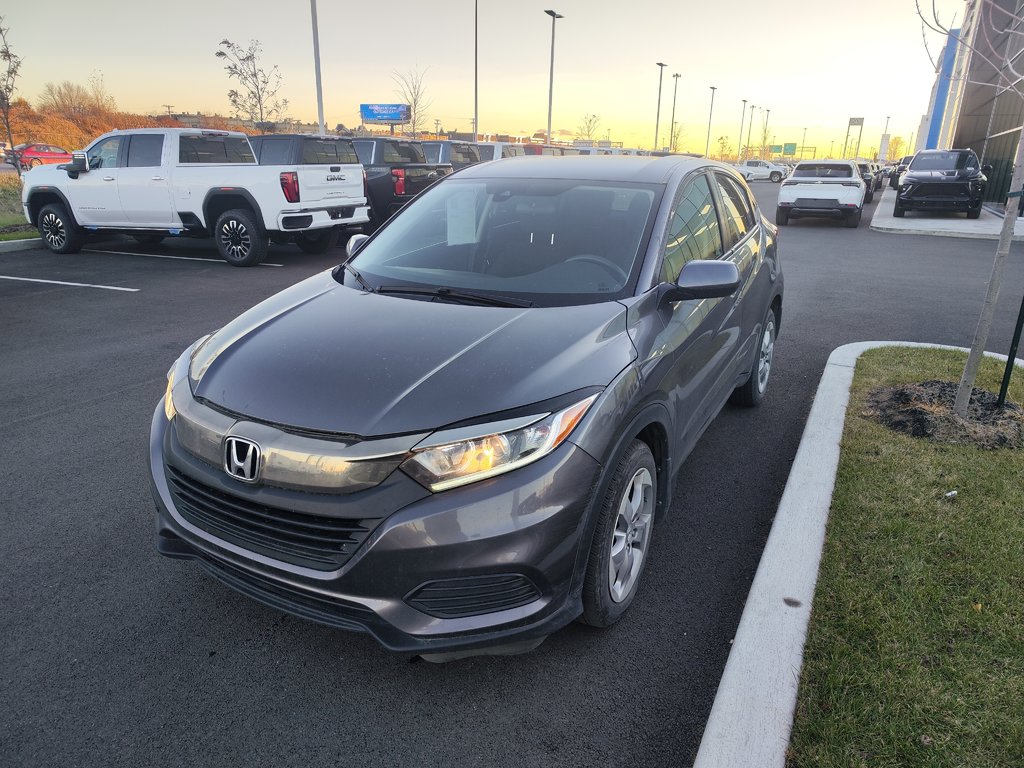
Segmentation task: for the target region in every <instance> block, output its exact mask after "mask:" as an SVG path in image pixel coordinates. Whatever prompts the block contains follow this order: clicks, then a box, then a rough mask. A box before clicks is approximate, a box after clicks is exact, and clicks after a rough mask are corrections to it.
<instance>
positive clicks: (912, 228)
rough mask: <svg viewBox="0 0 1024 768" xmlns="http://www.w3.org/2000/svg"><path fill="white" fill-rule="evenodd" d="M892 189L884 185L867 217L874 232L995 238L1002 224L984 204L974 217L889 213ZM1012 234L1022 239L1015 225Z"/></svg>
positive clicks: (982, 238)
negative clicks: (900, 217) (934, 216)
mask: <svg viewBox="0 0 1024 768" xmlns="http://www.w3.org/2000/svg"><path fill="white" fill-rule="evenodd" d="M894 194H895V193H894V192H893V191H892V190H891V189H888V188H887V189H885V190H884V191H883V193H882V198H881V199H880V200H879V201H878V205H877V206H875V213H874V215H873V216H872V217H871V226H870V229H873V230H874V231H876V232H888V233H890V234H896V235H927V236H931V237H959V238H963V239H965V240H998V239H999V230H1000V228H1002V226H1003V217H1002V216H999V215H997V214H994V213H992V212H991V211H989V210H988V209H987V208H985V209H983V210H982V212H981V218H980V219H978V220H969V219H964V218H932V219H922V218H917V217H915V216H913V213H914V212H913V211H911V212H910V218H903V219H897V218H896V217H895V216H893V215H892V208H893V204H894V200H893V197H894ZM1017 227H1018V232H1017V233H1016V234H1014V236H1013V240H1014V242H1024V233H1022V232H1020V231H1019V229H1020V227H1021V224H1020V223H1019V222H1018V224H1017Z"/></svg>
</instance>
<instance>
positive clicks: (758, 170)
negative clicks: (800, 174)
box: [736, 160, 789, 184]
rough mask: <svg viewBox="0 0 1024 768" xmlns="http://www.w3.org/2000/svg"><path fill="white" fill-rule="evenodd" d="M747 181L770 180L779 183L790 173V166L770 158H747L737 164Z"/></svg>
mask: <svg viewBox="0 0 1024 768" xmlns="http://www.w3.org/2000/svg"><path fill="white" fill-rule="evenodd" d="M736 170H738V171H739V172H740V173H742V174H743V177H744V178H745V179H746V180H747V181H762V180H765V179H767V180H769V181H772V182H775V183H776V184H778V183H779V182H780V181H782V180H783V179H784V178H786V176H788V175H789V168H787V167H786V166H784V165H776V164H775V163H772V162H769V161H768V160H745V161H743V162H742V163H741V164H739V165H737V166H736Z"/></svg>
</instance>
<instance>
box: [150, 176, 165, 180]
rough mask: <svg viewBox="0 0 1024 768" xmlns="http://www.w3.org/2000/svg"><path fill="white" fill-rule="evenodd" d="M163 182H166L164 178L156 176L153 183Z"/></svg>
mask: <svg viewBox="0 0 1024 768" xmlns="http://www.w3.org/2000/svg"><path fill="white" fill-rule="evenodd" d="M163 180H164V177H163V176H154V177H153V181H163Z"/></svg>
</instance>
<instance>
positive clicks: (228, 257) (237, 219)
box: [213, 208, 268, 267]
mask: <svg viewBox="0 0 1024 768" xmlns="http://www.w3.org/2000/svg"><path fill="white" fill-rule="evenodd" d="M213 236H214V238H215V239H216V241H217V251H218V252H219V253H220V256H221V258H222V259H224V261H226V262H227V263H228V264H230V265H231V266H233V267H255V266H256V265H257V264H259V263H260V262H261V261H263V259H264V258H265V257H266V255H267V246H268V241H267V235H266V233H264V232H263V231H262V230H261V229H260V228H259V227H258V226H257V224H256V219H255V217H254V216H253V215H252V213H250V212H249V211H246V210H243V209H241V208H236V209H235V210H232V211H225V212H224V213H222V214H221V215H220V216H219V217H217V225H216V226H215V227H214V228H213Z"/></svg>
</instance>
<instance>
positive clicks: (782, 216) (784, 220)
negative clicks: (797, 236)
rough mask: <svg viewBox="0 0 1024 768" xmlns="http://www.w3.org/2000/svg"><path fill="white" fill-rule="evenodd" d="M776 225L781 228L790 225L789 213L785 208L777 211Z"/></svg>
mask: <svg viewBox="0 0 1024 768" xmlns="http://www.w3.org/2000/svg"><path fill="white" fill-rule="evenodd" d="M775 223H776V224H778V225H779V226H780V227H784V226H786V225H787V224H789V211H787V210H786V209H785V208H776V209H775Z"/></svg>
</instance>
